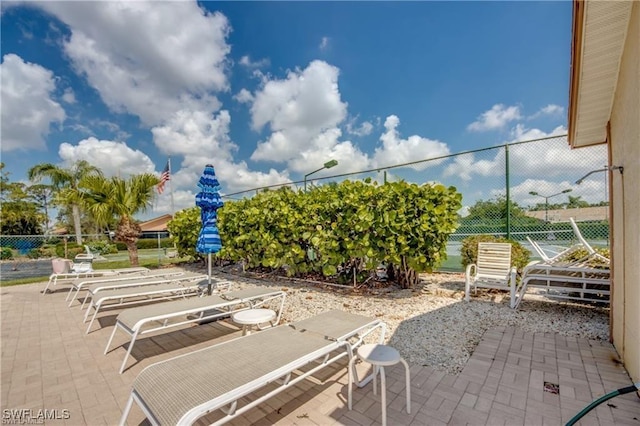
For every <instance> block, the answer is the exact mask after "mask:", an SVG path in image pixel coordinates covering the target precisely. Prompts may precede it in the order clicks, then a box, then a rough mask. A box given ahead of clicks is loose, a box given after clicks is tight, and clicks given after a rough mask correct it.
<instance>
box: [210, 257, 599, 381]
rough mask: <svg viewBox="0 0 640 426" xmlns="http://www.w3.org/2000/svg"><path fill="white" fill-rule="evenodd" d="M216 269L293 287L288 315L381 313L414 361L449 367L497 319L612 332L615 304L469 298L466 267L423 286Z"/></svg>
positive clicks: (526, 326)
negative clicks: (334, 282) (337, 283)
mask: <svg viewBox="0 0 640 426" xmlns="http://www.w3.org/2000/svg"><path fill="white" fill-rule="evenodd" d="M215 275H216V276H217V277H219V278H227V279H232V280H233V281H235V282H236V286H235V288H244V287H247V286H252V285H268V286H277V287H278V288H281V289H283V290H285V291H287V299H286V302H285V311H284V316H283V320H284V321H285V322H290V321H297V320H300V319H304V318H308V317H310V316H313V315H315V314H317V313H320V312H324V311H326V310H330V309H342V310H346V311H349V312H353V313H357V314H363V315H368V316H372V317H377V318H380V319H381V320H383V321H384V322H385V323H386V324H387V326H388V331H387V336H386V342H387V343H388V344H390V345H392V346H394V347H395V348H397V349H398V350H399V351H400V353H401V354H402V356H403V357H404V358H405V359H406V360H407V362H409V364H410V365H421V366H429V367H433V368H436V369H439V370H442V371H445V372H447V373H449V374H457V373H459V372H460V371H462V369H463V368H464V365H465V364H466V362H467V360H468V359H469V357H470V355H471V354H472V353H473V351H474V349H475V347H476V346H477V345H478V343H479V342H480V339H481V337H482V335H483V334H484V332H485V331H486V330H487V329H489V328H491V327H495V326H510V327H518V328H520V329H521V330H524V331H527V332H545V333H546V332H549V333H559V334H561V335H563V336H570V337H580V338H586V339H592V340H606V339H608V338H609V309H608V306H603V305H588V304H575V303H568V302H558V301H553V300H551V299H544V298H542V297H539V296H535V295H531V296H530V295H527V296H525V299H524V300H523V302H522V304H521V305H520V308H519V309H518V310H513V309H511V308H509V305H508V295H507V294H506V293H505V292H500V291H490V292H488V291H486V290H484V291H482V290H478V295H477V296H474V297H472V300H471V302H469V303H467V302H465V301H464V274H444V273H443V274H425V275H422V276H421V279H422V280H423V281H424V282H425V285H424V286H423V287H421V288H419V289H416V290H402V289H398V288H396V287H387V288H379V289H355V290H354V289H353V288H339V287H334V286H328V285H322V284H318V283H313V282H308V281H302V280H290V279H287V278H282V277H277V276H273V275H270V276H260V275H257V274H243V273H241V272H239V271H236V270H230V269H226V271H224V272H223V271H222V270H220V269H218V271H217V272H216V274H215Z"/></svg>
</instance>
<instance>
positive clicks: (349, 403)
mask: <svg viewBox="0 0 640 426" xmlns="http://www.w3.org/2000/svg"><path fill="white" fill-rule="evenodd" d="M355 362H356V357H355V356H354V357H351V359H350V360H349V368H348V370H347V374H348V375H349V384H348V385H347V406H348V407H349V410H351V406H352V400H353V375H354V374H355V367H354V364H355Z"/></svg>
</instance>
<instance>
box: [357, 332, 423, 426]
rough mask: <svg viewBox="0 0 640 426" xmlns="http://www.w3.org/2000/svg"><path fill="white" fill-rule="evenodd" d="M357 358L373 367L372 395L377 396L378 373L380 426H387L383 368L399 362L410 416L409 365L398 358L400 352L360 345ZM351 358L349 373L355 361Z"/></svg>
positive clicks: (377, 346)
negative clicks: (378, 381)
mask: <svg viewBox="0 0 640 426" xmlns="http://www.w3.org/2000/svg"><path fill="white" fill-rule="evenodd" d="M357 358H359V359H361V360H362V361H363V362H366V363H369V364H371V365H372V366H373V394H374V395H376V394H377V387H378V384H377V380H376V378H377V376H378V373H380V385H381V395H380V398H381V400H382V426H386V425H387V395H386V378H385V374H384V367H388V366H391V365H396V364H397V363H399V362H401V363H402V364H403V365H404V370H405V378H406V391H407V413H408V414H411V378H410V373H409V364H407V362H406V361H405V360H404V359H402V357H400V352H398V350H397V349H395V348H392V347H391V346H387V345H376V344H368V345H362V346H360V347H359V348H358V351H357ZM357 358H356V357H353V358H352V359H351V363H352V365H351V366H350V371H353V370H352V369H353V368H354V366H353V364H355V361H356V359H357ZM351 400H352V395H351V386H349V410H351Z"/></svg>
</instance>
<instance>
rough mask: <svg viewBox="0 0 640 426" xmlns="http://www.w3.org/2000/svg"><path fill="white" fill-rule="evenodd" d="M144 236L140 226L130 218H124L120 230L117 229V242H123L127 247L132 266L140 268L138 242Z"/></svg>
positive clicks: (119, 225)
mask: <svg viewBox="0 0 640 426" xmlns="http://www.w3.org/2000/svg"><path fill="white" fill-rule="evenodd" d="M141 234H142V231H141V230H140V225H138V224H137V223H135V222H134V221H133V219H131V218H130V217H127V216H125V217H123V218H121V219H120V223H119V224H118V228H117V229H116V241H122V242H123V243H125V245H126V246H127V251H128V252H129V262H131V266H138V265H139V263H138V246H137V245H136V242H137V241H138V237H140V235H141Z"/></svg>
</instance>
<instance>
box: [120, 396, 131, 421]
mask: <svg viewBox="0 0 640 426" xmlns="http://www.w3.org/2000/svg"><path fill="white" fill-rule="evenodd" d="M132 405H133V394H131V395H130V396H129V399H128V400H127V404H126V405H125V406H124V411H123V412H122V417H120V423H119V424H120V426H124V425H125V423H126V421H127V417H129V411H131V406H132Z"/></svg>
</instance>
